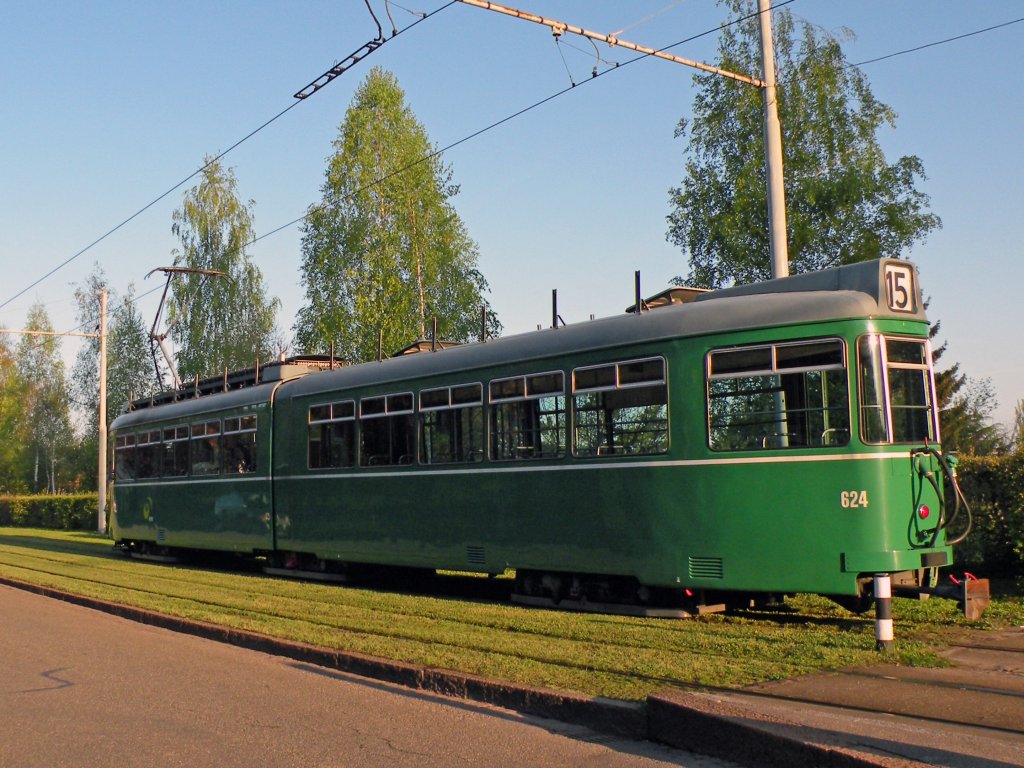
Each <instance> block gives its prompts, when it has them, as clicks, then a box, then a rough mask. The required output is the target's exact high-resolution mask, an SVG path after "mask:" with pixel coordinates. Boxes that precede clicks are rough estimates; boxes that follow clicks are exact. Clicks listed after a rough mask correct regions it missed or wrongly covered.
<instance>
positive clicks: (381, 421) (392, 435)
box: [359, 392, 416, 467]
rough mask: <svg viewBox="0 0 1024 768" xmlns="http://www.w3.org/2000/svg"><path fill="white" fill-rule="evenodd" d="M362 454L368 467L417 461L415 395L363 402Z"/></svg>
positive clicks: (380, 397)
mask: <svg viewBox="0 0 1024 768" xmlns="http://www.w3.org/2000/svg"><path fill="white" fill-rule="evenodd" d="M359 420H360V421H359V428H360V436H361V440H360V445H359V448H360V453H359V463H360V465H361V466H364V467H381V466H389V465H396V464H412V463H413V462H414V461H415V460H416V455H415V453H414V452H415V450H416V439H415V426H414V423H413V399H412V393H411V392H403V393H401V394H394V395H380V396H378V397H364V398H363V399H362V400H360V401H359Z"/></svg>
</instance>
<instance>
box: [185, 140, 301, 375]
mask: <svg viewBox="0 0 1024 768" xmlns="http://www.w3.org/2000/svg"><path fill="white" fill-rule="evenodd" d="M236 188H237V182H236V180H235V174H234V172H233V171H232V170H231V169H230V168H227V169H225V168H223V167H222V166H221V164H220V163H219V162H217V161H212V162H211V161H210V159H209V158H207V165H206V167H205V168H204V169H203V174H202V180H201V181H200V182H199V184H197V185H196V186H194V187H193V188H192V189H190V190H189V191H188V192H186V193H185V196H184V200H183V201H182V206H181V208H179V209H178V210H176V211H175V212H174V214H173V221H174V223H173V225H172V227H171V231H172V232H173V233H174V235H175V236H177V237H178V238H179V240H180V241H181V250H180V251H179V250H177V249H175V251H174V256H175V258H174V264H175V266H178V267H188V268H191V269H213V270H218V271H220V272H224V273H226V275H227V277H205V276H201V275H178V276H176V277H175V279H174V281H173V283H172V286H173V289H172V292H173V298H172V300H171V302H170V312H169V320H170V323H171V337H172V338H173V339H174V342H175V344H177V347H178V352H177V368H178V373H179V375H180V376H181V378H182V379H188V378H192V377H194V376H201V377H202V376H210V375H215V374H217V373H220V372H221V371H223V370H224V368H228V369H237V368H246V367H251V366H252V365H254V364H255V362H256V360H257V359H259V360H267V359H269V358H271V357H276V356H277V354H278V353H279V352H280V351H281V347H282V344H281V341H280V334H279V333H278V332H277V330H276V328H275V316H276V314H277V310H278V308H279V306H280V302H279V301H278V300H277V299H268V298H267V294H266V287H265V285H264V283H263V274H262V272H261V271H260V270H259V268H258V267H256V266H255V265H254V264H253V263H252V262H251V261H250V260H249V257H248V255H247V254H246V252H245V248H246V245H247V244H248V243H249V242H250V241H251V240H252V238H253V218H252V209H253V206H254V203H253V201H251V200H250V201H249V202H248V203H242V201H240V200H239V199H238V196H237V191H236Z"/></svg>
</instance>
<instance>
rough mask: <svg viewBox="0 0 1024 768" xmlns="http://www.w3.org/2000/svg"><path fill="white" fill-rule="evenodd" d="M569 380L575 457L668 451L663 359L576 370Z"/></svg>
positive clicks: (649, 359) (666, 388) (666, 390)
mask: <svg viewBox="0 0 1024 768" xmlns="http://www.w3.org/2000/svg"><path fill="white" fill-rule="evenodd" d="M572 376H573V383H572V389H573V425H574V449H575V451H576V455H577V456H619V455H623V454H631V455H649V454H656V453H664V452H665V451H667V450H668V386H667V384H666V378H665V360H664V359H663V358H660V357H651V358H646V359H643V360H630V361H626V362H621V363H610V364H608V365H599V366H588V367H586V368H577V369H576V370H574V371H573V374H572Z"/></svg>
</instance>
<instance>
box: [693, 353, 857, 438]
mask: <svg viewBox="0 0 1024 768" xmlns="http://www.w3.org/2000/svg"><path fill="white" fill-rule="evenodd" d="M849 441H850V397H849V385H848V382H847V373H846V355H845V353H844V345H843V342H842V340H840V339H823V340H815V341H808V342H798V343H782V344H761V345H756V346H749V347H737V348H733V349H724V350H718V351H715V352H711V353H710V354H709V355H708V444H709V445H710V447H711V448H712V450H716V451H747V450H759V449H764V448H771V449H778V448H821V447H826V446H835V445H846V444H847V443H849Z"/></svg>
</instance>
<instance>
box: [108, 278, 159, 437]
mask: <svg viewBox="0 0 1024 768" xmlns="http://www.w3.org/2000/svg"><path fill="white" fill-rule="evenodd" d="M156 390H157V378H156V368H155V367H154V363H153V356H152V353H151V351H150V346H149V330H148V329H147V328H146V324H145V321H144V320H143V319H142V314H141V313H140V312H139V310H138V308H137V307H136V306H135V287H134V286H132V285H129V286H128V291H127V293H125V295H124V298H123V299H121V302H120V304H119V305H118V306H117V307H116V309H115V311H114V312H112V313H111V315H110V322H109V325H108V327H107V418H108V419H109V421H113V420H114V418H115V417H116V416H117V414H118V413H119V412H120V410H121V409H122V408H123V407H124V406H125V405H126V404H127V403H128V402H129V401H131V400H135V399H138V398H142V397H149V396H151V395H153V394H156Z"/></svg>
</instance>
